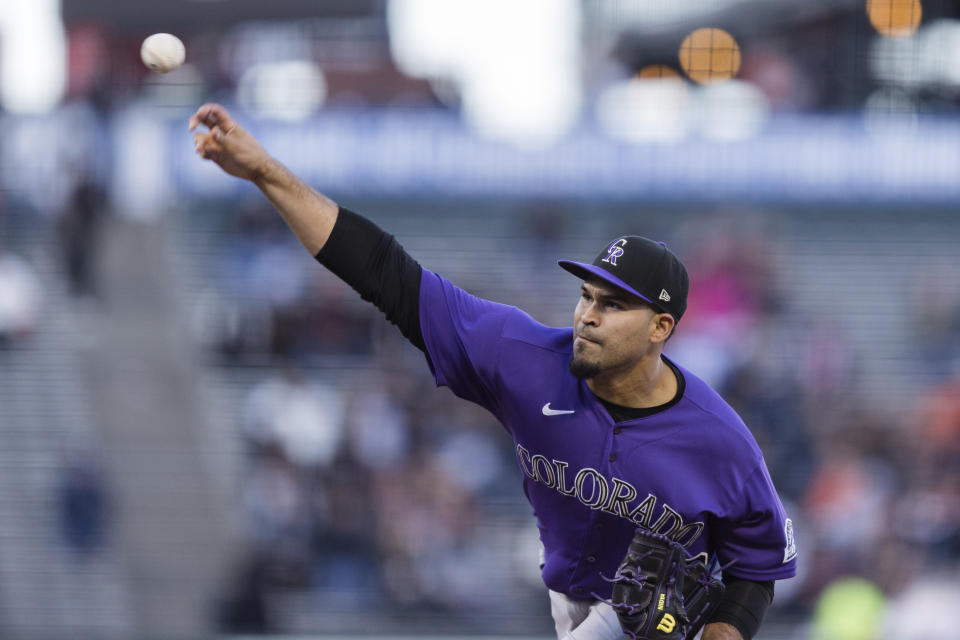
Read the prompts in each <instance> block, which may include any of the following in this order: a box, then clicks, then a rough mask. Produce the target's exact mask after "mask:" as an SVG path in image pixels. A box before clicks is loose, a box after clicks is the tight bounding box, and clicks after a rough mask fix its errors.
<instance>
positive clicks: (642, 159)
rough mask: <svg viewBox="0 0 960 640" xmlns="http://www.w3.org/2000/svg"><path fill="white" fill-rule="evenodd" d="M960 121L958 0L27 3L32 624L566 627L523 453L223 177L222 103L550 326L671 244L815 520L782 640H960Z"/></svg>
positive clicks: (13, 403)
mask: <svg viewBox="0 0 960 640" xmlns="http://www.w3.org/2000/svg"><path fill="white" fill-rule="evenodd" d="M157 31H169V32H172V33H175V34H177V35H179V36H180V37H181V38H183V40H184V41H185V43H186V45H187V52H188V59H187V64H186V65H184V66H183V67H182V68H180V69H179V70H177V71H176V72H174V73H171V74H169V75H165V76H160V75H156V74H149V73H148V72H147V71H146V70H145V69H144V68H143V67H142V65H141V64H140V62H139V58H138V50H139V43H140V42H141V40H142V39H143V38H144V37H145V36H147V35H149V34H150V33H153V32H157ZM958 99H960V8H958V6H957V5H956V3H954V2H952V1H951V0H682V1H681V0H583V1H582V2H576V1H575V0H525V1H524V2H507V0H482V1H481V0H469V1H468V0H456V1H444V0H336V1H323V2H321V1H315V2H304V1H302V0H270V1H269V2H262V1H261V2H255V1H253V0H166V1H165V2H157V3H140V2H136V3H133V2H128V1H126V0H60V1H58V0H0V107H2V112H0V132H2V134H0V439H2V443H3V446H2V447H0V451H2V453H0V635H2V636H3V637H43V638H57V637H71V638H76V637H91V638H93V637H96V638H131V637H157V638H161V637H162V638H197V637H212V636H219V635H222V636H231V635H249V636H255V635H258V634H267V633H270V634H290V635H298V636H302V637H331V638H332V637H356V636H361V635H371V636H377V637H387V636H391V637H393V636H405V637H424V636H428V635H437V634H441V635H447V636H449V637H467V636H500V637H536V638H549V637H550V636H551V631H552V624H551V621H550V617H549V607H548V604H547V598H546V595H545V592H544V589H543V587H542V585H541V583H540V582H539V576H538V572H537V567H536V559H537V544H538V543H537V535H536V529H535V526H534V523H533V520H532V515H531V513H530V509H529V507H528V505H527V504H526V503H525V501H524V499H523V496H522V493H521V491H520V489H519V484H518V483H519V471H518V470H517V468H516V466H515V463H514V461H513V458H512V453H511V448H510V443H509V441H508V439H507V438H506V437H505V436H504V435H503V434H501V433H500V428H499V426H498V425H497V424H496V423H495V422H494V421H493V419H492V418H490V417H489V416H487V415H486V414H484V413H482V412H480V411H477V410H474V409H473V408H472V407H471V406H468V405H466V404H464V403H463V402H459V401H455V399H454V398H453V397H452V395H451V394H450V393H449V392H447V391H445V390H439V391H438V390H434V389H433V388H432V387H433V385H432V380H431V378H430V376H429V373H428V371H427V368H426V367H425V366H424V363H423V360H422V357H421V356H420V354H419V352H417V351H416V350H414V349H413V348H412V347H410V346H409V345H407V344H405V343H404V341H403V340H402V339H401V338H400V336H399V333H398V332H396V331H395V329H394V328H393V327H391V326H389V325H387V324H386V323H385V322H383V321H382V320H381V318H380V317H379V315H378V314H377V313H376V312H375V311H374V310H373V309H372V308H369V307H368V306H367V305H366V304H365V303H363V302H362V301H360V300H359V299H357V298H356V297H355V295H354V294H353V293H352V292H351V291H350V290H349V289H348V288H347V287H346V286H345V285H342V284H341V283H339V282H338V281H337V280H336V279H335V278H333V277H331V276H330V275H329V274H327V273H326V272H324V271H323V269H321V268H320V267H319V266H318V265H316V264H315V263H313V262H312V261H311V260H310V256H308V255H307V254H306V253H304V252H303V251H302V249H301V248H300V247H299V245H297V244H296V242H295V240H294V239H293V237H292V235H291V234H289V233H288V232H287V231H286V230H285V228H284V227H283V226H282V223H281V222H280V221H279V218H278V217H277V216H275V215H274V214H273V213H272V212H271V210H270V209H269V207H268V206H267V205H266V204H265V202H264V201H263V200H262V198H260V197H259V195H258V194H257V193H256V192H255V190H254V189H253V188H252V187H250V186H249V185H245V184H240V183H238V182H236V181H231V180H230V179H228V178H226V177H224V176H222V175H220V174H219V173H218V171H216V170H215V169H214V168H213V167H211V166H207V165H204V164H202V163H201V162H200V161H199V160H197V159H196V158H195V157H194V156H193V150H192V144H191V140H190V136H189V135H188V133H187V130H186V119H187V117H188V115H189V114H190V113H192V111H193V110H194V109H195V108H196V107H197V106H198V105H199V104H200V103H202V102H204V101H207V100H217V101H221V102H224V103H225V104H227V105H229V106H230V107H231V108H233V109H234V110H235V111H236V113H237V116H238V117H239V118H240V119H241V120H242V122H244V123H245V124H247V125H249V127H250V128H251V129H253V130H254V131H255V133H256V134H258V135H259V136H261V139H262V140H263V142H264V143H265V145H266V146H267V148H268V149H269V150H271V151H272V152H273V153H274V154H275V155H276V156H278V157H279V158H280V159H281V160H282V161H284V162H285V163H287V164H288V165H289V166H290V167H291V168H292V169H293V170H294V171H295V172H298V173H299V174H300V175H302V176H303V177H305V178H306V179H307V180H308V181H309V182H310V183H311V184H313V185H315V186H316V187H318V188H319V189H321V190H323V191H325V192H327V193H330V194H331V195H332V196H333V197H334V198H335V199H337V200H338V201H339V202H341V203H343V204H345V205H346V206H349V207H350V208H353V209H355V210H357V211H360V212H362V213H365V214H367V215H368V216H370V217H371V218H372V219H374V220H376V221H377V222H378V223H380V224H381V225H382V226H384V227H385V228H386V229H388V230H390V231H391V232H393V233H395V234H396V235H397V236H398V237H399V238H400V240H401V241H402V242H403V244H404V245H405V246H406V247H407V249H408V250H409V251H410V252H411V253H412V254H413V255H414V256H415V257H416V258H418V259H419V260H420V261H421V262H422V263H423V264H424V265H425V266H427V267H429V268H430V269H432V270H434V271H438V272H440V273H442V274H444V275H446V276H448V277H450V278H451V279H452V280H454V281H455V282H457V283H458V284H460V285H462V286H465V287H466V288H468V289H470V290H471V291H473V292H476V293H478V294H481V295H484V296H487V297H490V298H492V299H495V300H499V301H503V302H507V303H512V304H517V305H519V306H522V307H524V308H525V309H527V310H528V311H530V312H531V313H532V314H533V315H534V316H535V317H537V318H538V319H540V320H542V321H544V322H548V323H553V324H558V325H565V324H568V323H569V322H570V318H571V313H572V309H573V305H574V303H575V298H576V284H575V282H574V281H572V279H571V278H570V277H569V276H568V275H566V274H565V273H564V272H562V271H561V270H559V269H557V268H556V266H555V265H554V260H555V259H556V258H558V257H561V256H563V257H578V258H590V257H592V256H593V255H594V252H595V251H596V248H597V246H599V245H600V244H602V243H603V242H604V241H606V240H608V239H609V238H610V237H613V236H615V235H619V234H622V233H639V234H643V235H649V236H653V237H657V238H662V239H664V240H666V241H668V242H669V243H670V244H671V246H672V247H674V249H675V250H676V251H677V252H678V253H679V254H680V255H681V256H682V257H684V259H685V260H686V261H687V263H688V265H689V267H690V270H691V272H692V277H693V284H694V286H693V290H692V294H691V304H690V310H689V311H688V313H687V317H686V318H685V319H684V323H683V326H682V327H681V330H680V332H679V334H678V335H677V337H676V339H675V340H674V341H672V342H671V344H670V345H669V347H668V352H669V353H671V354H672V355H674V356H675V357H676V358H678V359H679V360H680V361H681V362H683V363H685V364H686V365H687V366H689V367H690V368H691V369H693V370H694V371H697V372H698V373H700V374H702V375H703V376H704V377H706V378H707V379H708V380H709V381H711V382H712V383H713V384H714V385H715V386H717V387H718V388H720V389H721V390H722V391H723V392H724V394H725V396H726V397H727V398H728V399H729V401H730V402H731V403H732V404H733V405H734V406H735V408H737V409H738V410H739V411H740V413H741V414H742V415H743V416H744V418H745V419H746V421H747V423H748V425H749V426H750V427H751V428H752V429H753V431H754V433H755V434H756V436H757V438H758V440H759V442H760V444H761V446H762V447H763V449H764V451H765V455H766V457H767V460H768V464H769V466H770V469H771V472H772V474H773V476H774V479H775V481H776V483H777V486H778V488H779V490H780V492H781V494H782V497H783V499H784V501H785V502H786V503H787V504H788V505H789V506H788V508H789V510H790V511H791V514H792V515H793V518H794V521H795V523H796V530H797V536H798V545H799V547H800V553H801V573H800V575H798V577H796V578H795V579H793V580H790V581H786V582H781V583H778V586H777V597H776V600H775V603H774V606H773V608H772V609H771V610H770V612H769V613H768V617H767V622H766V624H765V625H764V627H763V629H762V630H761V632H760V635H759V638H761V639H764V640H778V639H779V640H794V639H797V640H799V639H816V640H870V639H875V638H884V639H888V638H890V639H897V640H911V639H913V640H949V639H953V638H958V637H960V635H958V633H960V632H958V628H960V620H958V615H960V614H958V611H960V608H958V607H957V603H960V287H958V283H960V218H958V217H957V206H958V204H960V102H958Z"/></svg>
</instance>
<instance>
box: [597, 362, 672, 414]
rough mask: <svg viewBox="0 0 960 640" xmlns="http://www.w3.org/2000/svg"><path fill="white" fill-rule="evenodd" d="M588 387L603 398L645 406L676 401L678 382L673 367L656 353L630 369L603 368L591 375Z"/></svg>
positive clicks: (628, 405)
mask: <svg viewBox="0 0 960 640" xmlns="http://www.w3.org/2000/svg"><path fill="white" fill-rule="evenodd" d="M587 388H588V389H590V391H592V392H593V395H595V396H597V397H598V398H600V399H601V400H606V401H607V402H611V403H613V404H618V405H620V406H622V407H631V408H636V409H646V408H649V407H657V406H660V405H661V404H666V403H667V402H670V401H671V400H673V398H674V396H676V395H677V388H678V382H677V376H676V375H674V373H673V370H672V369H671V368H670V366H669V365H668V364H667V363H666V362H664V361H663V359H662V358H661V357H660V354H659V353H656V354H651V355H649V356H644V357H643V358H641V359H640V360H639V361H638V362H637V363H636V364H634V365H633V366H632V367H631V368H630V369H627V370H619V371H604V372H603V373H601V374H598V375H596V376H594V377H592V378H588V379H587Z"/></svg>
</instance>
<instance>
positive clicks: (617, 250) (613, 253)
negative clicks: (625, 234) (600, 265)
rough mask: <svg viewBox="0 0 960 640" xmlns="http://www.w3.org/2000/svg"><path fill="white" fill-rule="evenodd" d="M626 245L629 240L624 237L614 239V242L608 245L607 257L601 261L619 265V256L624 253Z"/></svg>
mask: <svg viewBox="0 0 960 640" xmlns="http://www.w3.org/2000/svg"><path fill="white" fill-rule="evenodd" d="M626 245H627V241H626V239H624V238H620V239H619V240H614V241H613V243H611V245H610V246H609V247H607V257H606V258H604V259H603V260H601V261H600V262H609V263H610V264H612V265H613V266H617V258H619V257H620V256H622V255H623V247H625V246H626Z"/></svg>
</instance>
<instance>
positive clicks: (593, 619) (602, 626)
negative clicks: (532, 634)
mask: <svg viewBox="0 0 960 640" xmlns="http://www.w3.org/2000/svg"><path fill="white" fill-rule="evenodd" d="M550 615H552V616H553V622H554V624H555V625H556V627H557V640H623V639H624V638H626V634H624V633H623V629H621V628H620V621H619V620H618V619H617V613H616V611H614V610H613V607H611V606H610V605H608V604H607V603H606V602H598V601H596V600H574V599H572V598H568V597H567V596H565V595H564V594H562V593H558V592H556V591H553V590H550Z"/></svg>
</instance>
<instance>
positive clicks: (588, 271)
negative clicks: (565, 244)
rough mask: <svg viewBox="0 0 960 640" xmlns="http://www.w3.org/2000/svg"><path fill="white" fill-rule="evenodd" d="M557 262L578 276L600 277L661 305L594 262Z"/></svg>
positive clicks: (651, 302)
mask: <svg viewBox="0 0 960 640" xmlns="http://www.w3.org/2000/svg"><path fill="white" fill-rule="evenodd" d="M557 264H558V265H560V267H561V268H563V269H564V270H566V271H569V272H570V273H572V274H573V275H575V276H577V277H578V278H580V279H581V280H589V279H591V278H599V279H600V280H603V281H604V282H608V283H610V284H612V285H613V286H615V287H617V288H618V289H623V290H624V291H626V292H627V293H630V294H632V295H635V296H637V297H638V298H640V299H641V300H645V301H646V302H649V303H650V304H652V305H653V306H655V307H659V305H657V303H655V302H653V301H652V300H650V298H648V297H647V296H645V295H643V294H642V293H640V292H639V291H637V290H636V289H634V288H633V287H631V286H630V285H628V284H627V283H626V282H624V281H623V280H621V279H620V278H618V277H617V276H615V275H613V274H612V273H610V272H609V271H607V270H606V269H603V268H601V267H598V266H596V265H592V264H584V263H583V262H574V261H573V260H557Z"/></svg>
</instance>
